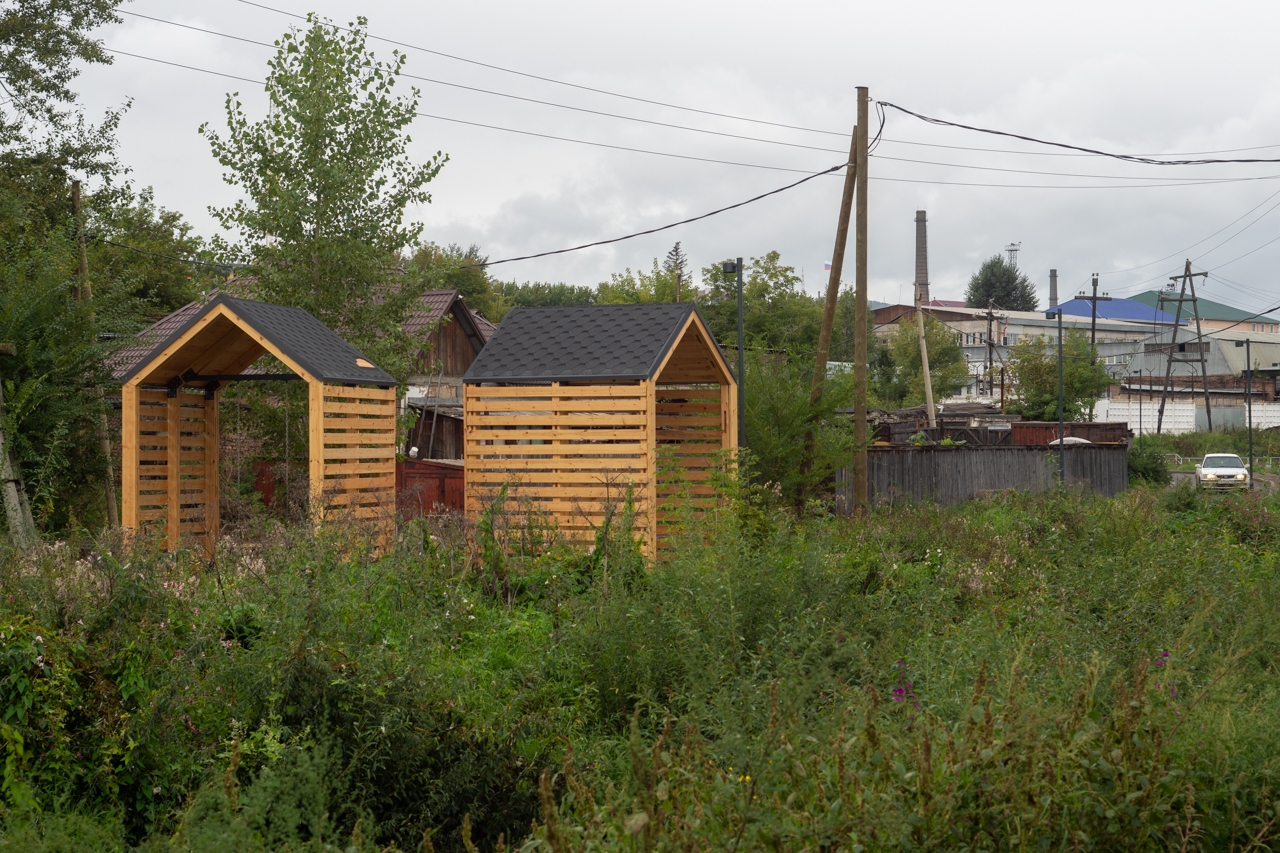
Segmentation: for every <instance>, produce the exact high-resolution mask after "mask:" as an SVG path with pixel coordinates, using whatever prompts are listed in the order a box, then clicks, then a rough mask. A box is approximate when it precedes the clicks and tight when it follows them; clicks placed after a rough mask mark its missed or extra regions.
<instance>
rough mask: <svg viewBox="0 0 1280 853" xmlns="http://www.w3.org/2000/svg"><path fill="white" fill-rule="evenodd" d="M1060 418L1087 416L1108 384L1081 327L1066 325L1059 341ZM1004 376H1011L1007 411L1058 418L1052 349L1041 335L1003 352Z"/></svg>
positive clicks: (1040, 418) (1055, 361)
mask: <svg viewBox="0 0 1280 853" xmlns="http://www.w3.org/2000/svg"><path fill="white" fill-rule="evenodd" d="M1062 351H1063V359H1062V399H1063V417H1064V418H1065V419H1066V420H1069V421H1085V420H1091V419H1092V418H1093V409H1094V406H1095V405H1096V404H1097V402H1098V398H1099V397H1101V396H1102V393H1103V392H1104V391H1106V390H1107V387H1108V386H1109V385H1110V384H1111V377H1110V376H1109V375H1108V374H1107V368H1106V365H1104V364H1101V363H1100V362H1099V361H1098V350H1097V347H1095V346H1093V345H1091V344H1090V343H1089V336H1088V335H1087V334H1085V332H1084V331H1083V330H1082V329H1078V328H1075V327H1072V328H1069V329H1067V331H1066V334H1065V335H1064V336H1063V343H1062ZM1008 369H1009V375H1010V377H1011V378H1012V380H1013V393H1014V394H1015V395H1016V397H1015V399H1014V400H1013V401H1012V402H1011V403H1006V405H1005V408H1006V409H1007V410H1008V411H1011V412H1015V413H1017V414H1020V415H1022V416H1023V417H1025V418H1028V419H1030V420H1034V421H1056V420H1057V419H1058V347H1057V346H1056V344H1054V342H1053V341H1052V339H1050V338H1047V337H1037V338H1031V339H1029V340H1026V341H1024V342H1023V343H1020V344H1018V345H1017V346H1015V347H1013V348H1012V349H1011V350H1010V351H1009V363H1008Z"/></svg>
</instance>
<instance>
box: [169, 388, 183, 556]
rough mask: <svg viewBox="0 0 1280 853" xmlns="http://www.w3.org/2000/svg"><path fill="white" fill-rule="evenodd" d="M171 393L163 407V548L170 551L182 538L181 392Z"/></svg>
mask: <svg viewBox="0 0 1280 853" xmlns="http://www.w3.org/2000/svg"><path fill="white" fill-rule="evenodd" d="M170 393H171V394H172V395H173V396H171V397H169V398H168V401H167V405H166V407H165V410H166V413H167V414H168V416H169V418H168V424H167V426H166V427H165V431H166V433H167V436H166V438H167V441H166V443H165V451H166V453H165V482H166V485H167V486H168V492H169V495H168V500H167V501H166V511H165V550H168V551H172V550H174V549H175V548H177V547H178V544H179V542H181V539H182V536H181V534H182V529H181V528H182V504H181V501H182V494H181V488H182V477H181V475H180V474H179V471H180V470H181V462H182V441H181V439H180V438H179V436H178V430H179V428H180V423H179V420H178V416H179V414H180V413H181V412H180V410H179V406H178V401H179V400H180V399H181V398H180V397H179V396H178V394H179V393H181V392H175V391H170Z"/></svg>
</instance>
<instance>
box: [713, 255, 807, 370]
mask: <svg viewBox="0 0 1280 853" xmlns="http://www.w3.org/2000/svg"><path fill="white" fill-rule="evenodd" d="M730 260H731V259H730ZM702 285H703V287H702V290H701V291H700V292H699V294H698V297H697V300H698V304H699V307H700V308H701V309H702V310H703V312H704V314H705V316H706V318H707V323H708V324H709V325H710V326H711V333H712V334H713V335H715V337H716V339H717V340H719V341H722V342H723V341H736V340H737V330H738V285H737V276H735V275H733V274H727V273H725V272H723V270H722V267H721V265H720V264H715V265H714V266H709V267H704V268H703V270H702ZM742 303H743V331H744V334H745V336H746V338H747V340H748V341H750V342H751V343H752V344H754V345H756V346H763V347H767V348H769V349H778V350H788V351H791V352H808V351H812V350H816V349H817V346H818V332H819V330H820V328H821V326H822V303H821V302H819V301H818V300H815V299H813V298H811V297H809V296H807V295H806V294H805V293H804V291H802V290H801V289H800V276H799V275H797V274H796V270H795V267H789V266H786V265H784V264H783V263H782V262H781V255H780V254H779V253H778V252H776V251H773V252H769V253H767V254H766V255H765V256H764V257H761V258H752V259H751V261H750V263H749V264H747V265H746V270H745V275H744V278H743V284H742Z"/></svg>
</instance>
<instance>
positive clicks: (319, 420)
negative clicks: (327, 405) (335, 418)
mask: <svg viewBox="0 0 1280 853" xmlns="http://www.w3.org/2000/svg"><path fill="white" fill-rule="evenodd" d="M307 474H308V477H307V479H308V481H309V482H308V483H307V487H308V488H307V491H308V499H309V507H308V508H309V510H310V513H311V521H312V523H313V524H319V523H320V522H321V521H322V520H323V515H324V512H323V508H324V488H325V487H324V383H322V382H320V381H319V380H315V379H310V380H307Z"/></svg>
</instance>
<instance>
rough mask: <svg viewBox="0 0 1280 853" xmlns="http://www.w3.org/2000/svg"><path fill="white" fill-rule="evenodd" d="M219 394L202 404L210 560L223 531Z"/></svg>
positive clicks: (207, 544)
mask: <svg viewBox="0 0 1280 853" xmlns="http://www.w3.org/2000/svg"><path fill="white" fill-rule="evenodd" d="M220 394H221V392H220V391H214V392H213V395H212V397H206V398H205V402H204V501H205V504H204V525H205V536H204V538H205V545H204V547H205V552H206V553H207V554H208V557H209V559H211V560H212V559H213V555H214V553H215V551H216V549H217V547H218V534H219V533H220V532H221V529H222V427H221V424H220V422H219V419H218V403H219V396H220Z"/></svg>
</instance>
